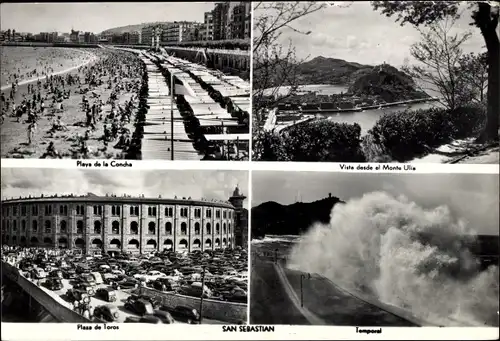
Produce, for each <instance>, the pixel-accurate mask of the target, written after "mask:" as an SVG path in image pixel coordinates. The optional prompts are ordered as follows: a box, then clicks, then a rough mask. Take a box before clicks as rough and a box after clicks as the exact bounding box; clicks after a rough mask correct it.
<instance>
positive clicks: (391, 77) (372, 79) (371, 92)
mask: <svg viewBox="0 0 500 341" xmlns="http://www.w3.org/2000/svg"><path fill="white" fill-rule="evenodd" d="M352 77H353V79H354V82H353V83H352V85H351V86H350V87H349V91H348V92H350V93H352V94H354V95H357V96H370V97H372V96H377V97H380V98H382V99H383V100H384V101H386V102H396V101H401V100H407V99H416V98H426V97H429V96H428V95H427V94H426V93H425V92H423V91H419V90H417V89H416V85H415V82H414V81H413V79H412V78H411V77H410V76H408V75H406V74H405V73H404V72H401V71H399V70H398V69H396V68H395V67H393V66H391V65H388V64H383V65H378V66H375V67H373V68H371V69H364V70H357V71H356V72H354V73H353V74H352Z"/></svg>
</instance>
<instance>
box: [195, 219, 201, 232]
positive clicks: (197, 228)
mask: <svg viewBox="0 0 500 341" xmlns="http://www.w3.org/2000/svg"><path fill="white" fill-rule="evenodd" d="M194 234H200V223H198V222H196V223H194Z"/></svg>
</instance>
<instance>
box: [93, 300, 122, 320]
mask: <svg viewBox="0 0 500 341" xmlns="http://www.w3.org/2000/svg"><path fill="white" fill-rule="evenodd" d="M119 316H120V313H119V312H118V308H117V307H116V306H114V305H112V304H105V305H100V306H97V307H95V309H94V317H96V318H98V319H101V320H104V321H106V322H114V321H116V320H117V319H118V317H119Z"/></svg>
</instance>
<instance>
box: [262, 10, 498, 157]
mask: <svg viewBox="0 0 500 341" xmlns="http://www.w3.org/2000/svg"><path fill="white" fill-rule="evenodd" d="M253 15H254V22H253V23H254V25H253V47H252V50H253V57H252V62H253V78H252V79H253V81H252V83H253V88H252V93H253V102H252V103H253V108H252V109H253V111H252V113H253V127H254V129H253V130H254V131H253V145H252V149H253V150H252V160H255V161H313V162H314V161H322V162H400V163H403V162H411V163H416V162H425V163H474V164H478V163H481V164H482V163H489V164H496V163H498V162H499V153H498V151H499V145H498V130H499V126H498V122H499V117H500V102H499V101H500V100H499V97H498V93H499V89H498V81H497V80H498V78H499V77H500V76H499V74H498V65H500V60H499V57H498V56H499V54H498V39H499V38H498V37H499V36H500V33H499V28H498V18H499V14H498V4H497V3H496V2H494V1H493V2H488V1H477V2H467V3H466V2H460V1H452V2H446V4H444V3H440V2H435V1H434V2H433V1H428V2H420V1H405V2H401V1H328V2H322V1H304V2H296V1H288V2H267V1H266V2H255V3H254V13H253ZM486 32H487V33H486ZM490 83H491V84H490Z"/></svg>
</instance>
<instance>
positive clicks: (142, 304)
mask: <svg viewBox="0 0 500 341" xmlns="http://www.w3.org/2000/svg"><path fill="white" fill-rule="evenodd" d="M124 307H125V309H127V310H130V311H132V312H134V313H136V314H138V315H141V316H142V315H152V314H154V309H153V306H152V304H151V303H150V302H148V301H146V300H143V299H138V300H128V301H127V302H125V305H124Z"/></svg>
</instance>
